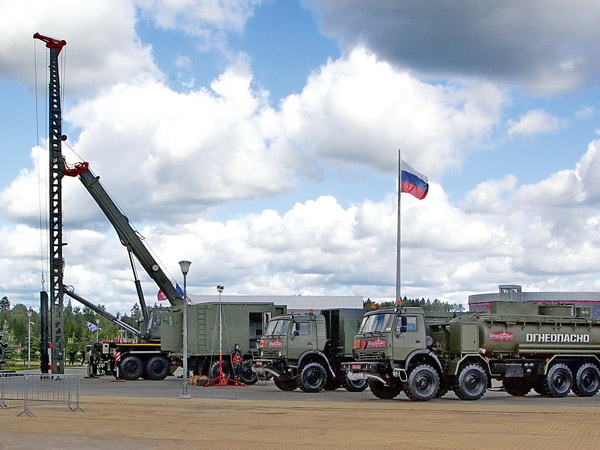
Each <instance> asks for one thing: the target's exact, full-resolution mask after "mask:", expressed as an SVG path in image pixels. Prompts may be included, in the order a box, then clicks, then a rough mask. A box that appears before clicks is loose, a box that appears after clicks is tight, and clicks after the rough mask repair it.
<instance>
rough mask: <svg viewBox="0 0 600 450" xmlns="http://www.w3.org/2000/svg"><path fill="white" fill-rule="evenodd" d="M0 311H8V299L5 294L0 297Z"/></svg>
mask: <svg viewBox="0 0 600 450" xmlns="http://www.w3.org/2000/svg"><path fill="white" fill-rule="evenodd" d="M0 311H10V300H9V299H8V297H7V296H6V295H5V296H4V297H2V298H1V299H0Z"/></svg>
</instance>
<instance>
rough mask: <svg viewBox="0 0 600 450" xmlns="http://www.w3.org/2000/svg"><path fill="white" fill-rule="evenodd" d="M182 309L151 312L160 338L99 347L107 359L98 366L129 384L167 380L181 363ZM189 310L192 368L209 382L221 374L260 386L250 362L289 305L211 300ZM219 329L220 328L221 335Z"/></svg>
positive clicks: (153, 327) (190, 362)
mask: <svg viewBox="0 0 600 450" xmlns="http://www.w3.org/2000/svg"><path fill="white" fill-rule="evenodd" d="M182 308H183V306H174V307H170V308H164V309H159V310H156V311H153V313H154V312H156V313H155V314H152V315H151V321H150V330H151V331H152V333H153V334H155V335H156V334H158V336H159V339H156V340H154V341H151V342H150V341H143V342H137V341H135V340H130V339H115V340H112V341H106V342H103V343H100V344H99V345H100V346H101V347H102V349H101V354H102V355H103V357H101V358H100V359H99V360H97V361H96V364H97V365H102V364H104V366H105V367H107V368H110V369H108V371H109V372H111V373H113V374H115V375H118V376H119V377H120V378H123V379H125V380H137V379H138V378H140V377H143V378H145V379H150V380H162V379H164V378H166V377H167V376H168V375H169V374H170V373H173V372H174V371H175V369H176V368H177V367H178V366H181V365H182V360H183V309H182ZM187 308H188V310H187V320H188V327H187V329H188V355H189V356H188V370H190V371H192V372H193V373H194V374H195V375H206V376H207V377H208V378H210V379H212V378H216V377H217V376H218V375H219V370H221V372H222V375H223V376H225V377H227V378H235V377H239V378H240V379H241V381H242V382H244V383H246V384H254V383H256V381H257V376H256V374H255V373H254V372H253V371H252V370H251V367H250V363H249V360H250V359H252V357H253V355H254V354H258V343H259V341H260V338H261V336H262V332H263V330H264V329H265V325H266V324H267V322H268V321H269V319H270V318H271V317H272V316H276V315H279V314H283V313H285V312H286V307H285V306H278V305H274V304H273V303H270V302H264V303H219V302H210V303H198V304H194V305H188V306H187ZM220 309H221V311H219V310H220ZM219 327H222V329H221V333H220V332H219ZM220 336H221V339H220ZM219 341H221V345H220V344H219ZM234 350H235V351H236V352H238V354H239V355H240V356H241V362H240V364H239V367H237V365H236V367H237V369H238V370H237V372H236V373H234V365H233V364H232V353H233V352H234ZM96 353H97V354H98V353H99V352H96ZM220 353H222V364H221V369H219V354H220ZM117 368H118V372H117Z"/></svg>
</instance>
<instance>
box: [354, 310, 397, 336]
mask: <svg viewBox="0 0 600 450" xmlns="http://www.w3.org/2000/svg"><path fill="white" fill-rule="evenodd" d="M393 322H394V314H372V315H370V316H365V318H364V319H363V321H362V324H361V326H360V330H359V333H360V334H370V333H387V332H390V331H392V324H393Z"/></svg>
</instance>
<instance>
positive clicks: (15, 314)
mask: <svg viewBox="0 0 600 450" xmlns="http://www.w3.org/2000/svg"><path fill="white" fill-rule="evenodd" d="M101 308H102V309H106V308H105V307H104V306H102V305H101ZM28 312H30V313H31V317H29V316H28ZM115 315H116V316H117V318H119V319H120V320H122V321H123V322H125V323H127V324H129V325H132V326H133V327H135V328H139V326H138V322H139V319H140V318H141V316H142V313H141V310H140V307H139V305H138V304H137V303H135V304H134V305H133V307H132V308H131V310H130V313H129V315H127V314H125V315H120V314H119V313H117V314H115ZM48 320H50V318H48ZM28 322H30V323H29V324H28ZM63 323H64V328H63V333H64V337H65V360H66V361H68V360H69V354H70V351H71V350H74V351H75V352H77V357H78V358H79V357H80V355H81V352H82V351H84V349H85V346H86V345H87V344H91V343H94V342H96V339H99V340H103V339H114V338H115V337H119V335H122V336H123V337H133V336H130V335H129V336H128V335H126V334H125V333H124V332H122V331H120V329H119V327H118V326H117V325H116V324H114V323H113V322H112V321H110V320H108V319H106V318H104V317H102V316H101V315H99V314H97V313H95V312H94V311H93V310H91V309H89V308H87V307H79V306H75V307H74V306H73V305H72V304H71V301H69V302H68V303H67V305H66V306H65V308H64V313H63ZM88 323H89V324H92V325H93V326H97V327H98V331H97V333H96V331H93V332H92V331H90V329H89V328H88ZM29 326H31V328H29ZM92 328H93V327H92ZM30 330H31V334H29V333H30ZM29 336H30V337H31V344H30V345H31V360H32V361H39V358H40V341H41V322H40V314H39V311H37V310H35V309H30V310H28V308H27V307H26V306H25V305H23V304H16V305H14V306H12V307H11V304H10V300H9V299H8V298H7V297H2V299H0V340H1V341H2V343H3V344H5V345H6V347H5V348H4V351H3V354H4V362H5V363H8V364H13V363H16V362H18V361H23V362H25V361H27V348H28V337H29Z"/></svg>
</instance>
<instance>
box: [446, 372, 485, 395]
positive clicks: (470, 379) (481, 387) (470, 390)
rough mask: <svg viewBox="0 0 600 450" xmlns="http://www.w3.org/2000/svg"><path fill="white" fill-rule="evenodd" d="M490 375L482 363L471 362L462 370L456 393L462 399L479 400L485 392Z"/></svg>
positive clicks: (455, 389)
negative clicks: (488, 375)
mask: <svg viewBox="0 0 600 450" xmlns="http://www.w3.org/2000/svg"><path fill="white" fill-rule="evenodd" d="M487 384H488V377H487V373H486V372H485V370H483V367H481V365H480V364H469V365H467V366H465V367H463V369H462V370H461V371H460V373H459V374H458V379H457V380H456V386H455V387H454V393H455V394H456V396H457V397H458V398H460V399H461V400H479V399H480V398H481V397H483V395H484V394H485V391H486V389H487Z"/></svg>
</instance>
